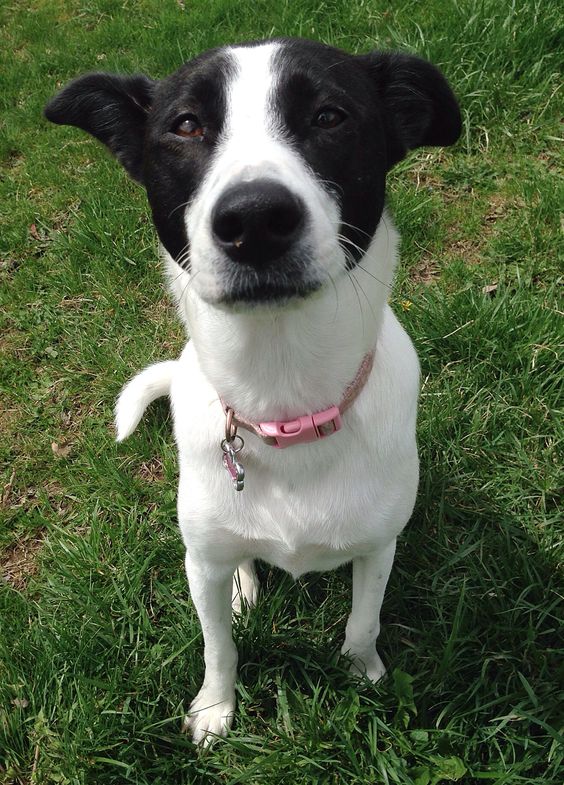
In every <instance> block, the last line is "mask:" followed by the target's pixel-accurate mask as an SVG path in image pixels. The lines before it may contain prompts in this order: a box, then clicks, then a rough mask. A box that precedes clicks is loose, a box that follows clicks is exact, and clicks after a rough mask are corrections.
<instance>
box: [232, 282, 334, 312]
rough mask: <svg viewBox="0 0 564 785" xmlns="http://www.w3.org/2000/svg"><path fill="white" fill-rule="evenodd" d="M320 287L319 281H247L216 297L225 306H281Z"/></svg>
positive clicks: (302, 298)
mask: <svg viewBox="0 0 564 785" xmlns="http://www.w3.org/2000/svg"><path fill="white" fill-rule="evenodd" d="M320 287H321V282H314V281H309V282H305V281H302V282H299V283H297V282H287V281H283V280H279V281H254V282H253V281H247V282H245V283H244V284H238V285H235V286H231V287H230V288H229V289H228V290H226V291H225V292H224V293H223V295H222V296H221V297H220V298H219V299H218V301H217V303H218V305H225V306H238V305H241V306H247V307H248V306H251V307H253V306H260V305H275V306H283V305H286V304H287V303H289V302H291V301H293V300H304V299H306V298H307V297H309V296H310V295H312V294H313V293H314V292H316V291H317V290H318V289H319V288H320Z"/></svg>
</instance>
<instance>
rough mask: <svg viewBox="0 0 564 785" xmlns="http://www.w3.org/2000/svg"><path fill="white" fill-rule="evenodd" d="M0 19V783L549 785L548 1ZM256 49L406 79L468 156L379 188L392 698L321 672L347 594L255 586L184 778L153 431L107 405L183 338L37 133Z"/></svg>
mask: <svg viewBox="0 0 564 785" xmlns="http://www.w3.org/2000/svg"><path fill="white" fill-rule="evenodd" d="M0 19H1V24H2V47H1V48H0V73H1V74H2V90H1V91H0V102H1V104H0V105H1V114H0V160H1V179H0V217H1V220H2V229H1V233H0V279H1V285H0V330H1V335H0V341H1V344H0V346H1V371H0V389H1V392H2V408H1V410H0V428H1V434H0V443H1V452H0V455H1V456H2V461H1V472H2V474H1V475H0V515H1V520H2V522H1V526H0V573H1V579H0V783H1V784H2V785H8V784H10V785H12V784H14V785H16V784H17V785H23V784H24V783H25V784H26V785H43V784H44V783H61V784H62V785H67V784H69V785H70V784H72V785H75V784H76V785H79V784H82V783H90V784H91V785H109V784H110V783H120V784H122V783H139V785H169V784H170V785H172V784H173V783H178V784H179V785H196V784H197V783H202V784H207V783H221V784H222V785H234V784H235V783H251V784H252V785H254V784H255V783H256V785H259V784H260V785H275V784H276V785H278V783H284V784H287V785H306V783H311V784H312V785H313V784H314V783H331V784H336V783H343V784H344V785H351V784H355V783H402V784H403V783H405V784H406V785H410V784H412V785H436V784H437V783H446V782H452V781H458V782H462V783H467V784H468V785H474V783H482V782H486V783H492V785H509V784H511V785H513V784H514V783H515V784H516V783H523V784H524V785H541V783H542V785H560V784H561V782H562V781H563V768H562V766H563V747H562V730H563V727H562V726H563V720H562V706H563V705H564V693H563V688H562V676H563V675H564V672H563V661H564V660H563V650H564V644H563V640H562V616H563V608H562V602H561V595H562V571H561V565H562V533H563V531H562V519H561V517H560V518H559V511H558V481H559V472H560V471H561V462H560V464H559V458H558V450H559V447H560V446H561V443H562V417H561V413H560V419H559V412H558V407H559V404H560V403H561V400H560V398H559V393H560V394H561V389H562V388H561V370H560V365H559V362H558V349H559V347H558V343H559V338H560V340H561V337H562V332H563V331H562V327H561V325H562V319H561V317H562V307H561V306H560V309H559V305H558V288H557V287H558V284H559V280H558V276H559V274H561V270H562V266H561V265H562V257H560V259H559V258H558V246H559V242H560V243H561V227H560V218H559V215H558V209H559V204H560V205H561V204H562V200H561V199H560V200H559V193H560V195H561V194H562V189H561V188H560V190H559V180H558V178H559V173H561V168H560V164H561V160H560V161H559V158H558V152H557V151H558V144H559V136H560V131H561V129H560V127H559V120H560V118H561V116H562V110H563V105H562V100H561V98H559V95H558V87H559V85H560V84H561V81H560V79H561V77H560V75H559V74H558V67H559V64H560V62H561V58H562V51H563V41H562V36H561V34H559V30H560V31H561V29H562V14H561V8H559V3H558V2H557V0H543V1H542V2H540V1H539V0H514V2H505V1H504V0H482V1H481V2H475V0H426V2H416V0H403V2H398V3H390V2H382V1H381V0H373V1H372V2H368V1H367V0H348V2H344V0H325V1H324V0H301V2H299V3H298V2H295V3H289V2H274V0H254V1H253V2H249V0H240V2H238V3H233V2H228V0H186V2H180V0H161V2H157V0H119V2H116V1H115V0H21V1H20V2H17V3H16V2H15V0H11V1H10V0H5V2H3V3H2V6H1V8H0ZM270 35H302V36H306V37H311V38H316V39H320V40H323V41H325V42H327V43H331V44H334V45H336V46H340V47H342V48H345V49H347V50H349V51H355V52H356V51H359V52H360V51H367V50H369V49H370V48H373V47H375V46H378V47H380V48H402V49H406V50H408V51H412V52H416V53H419V54H421V55H422V56H425V57H428V58H429V59H431V60H432V61H433V62H435V63H436V64H438V65H439V66H440V67H441V68H442V69H443V71H444V72H445V74H446V75H447V77H448V78H449V80H450V82H451V84H452V85H453V87H454V89H455V91H456V93H457V95H458V96H459V98H460V102H461V106H462V111H463V117H464V131H463V135H462V138H461V141H460V142H459V143H458V145H457V146H456V147H455V148H452V149H449V150H446V151H443V150H432V151H430V150H422V151H419V152H418V153H416V154H412V155H411V156H410V157H409V158H408V159H407V160H406V161H404V162H403V163H402V164H401V165H400V166H399V167H397V169H396V170H395V171H394V173H393V175H392V176H391V178H390V181H389V197H388V198H389V202H390V206H391V209H392V211H393V212H394V214H395V217H396V222H397V224H398V227H399V229H400V231H401V234H402V237H403V245H402V264H401V268H400V271H399V275H398V281H397V284H396V287H395V289H394V292H393V296H392V304H393V306H394V308H395V310H396V313H398V315H399V317H400V319H401V320H402V322H403V323H404V325H405V326H406V328H407V330H408V331H409V333H410V335H411V336H412V338H413V340H414V342H415V344H416V347H417V350H418V353H419V356H420V358H421V363H422V371H423V385H422V392H421V409H420V419H419V443H420V450H421V464H422V473H421V483H420V491H419V497H418V502H417V505H416V509H415V513H414V515H413V518H412V520H411V523H410V524H409V526H408V528H407V530H406V531H405V534H404V535H403V537H402V539H401V542H400V545H399V549H398V554H397V558H396V564H395V567H394V570H393V572H392V577H391V580H390V585H389V588H388V592H387V595H386V600H385V603H384V608H383V625H384V626H383V632H382V635H381V638H380V651H381V653H382V656H383V659H384V661H385V662H386V664H387V665H388V667H389V675H388V676H387V677H386V679H385V680H384V681H383V682H382V683H381V684H380V685H378V686H377V687H369V686H363V687H361V689H360V690H358V689H357V687H356V685H355V683H354V682H353V681H352V680H351V679H350V677H349V676H348V673H347V670H346V663H343V662H342V661H340V660H339V657H338V651H339V648H340V645H341V643H342V639H343V634H344V624H345V620H346V616H347V612H348V604H347V603H348V600H347V597H348V595H349V593H350V582H351V578H350V570H349V569H348V568H344V569H341V570H339V571H337V572H335V573H330V574H329V573H328V574H312V575H309V576H306V577H305V578H304V579H302V580H299V581H298V582H297V583H294V582H293V581H292V580H291V579H290V578H289V577H288V576H286V575H284V574H283V573H281V572H279V571H278V570H276V569H273V568H270V567H268V566H267V565H262V566H261V568H260V574H261V579H262V584H263V591H262V594H261V598H260V601H259V606H258V608H257V609H256V610H254V611H253V612H252V613H250V614H248V615H247V616H245V617H244V618H243V619H241V620H240V621H239V622H238V623H237V624H236V630H235V633H236V639H237V643H238V648H239V653H240V672H239V681H238V693H239V699H240V706H239V711H238V714H237V718H236V722H235V725H234V729H233V731H232V733H231V734H230V735H229V737H228V738H227V739H226V740H224V741H221V742H219V743H218V744H217V745H216V746H215V747H214V748H213V749H212V750H211V751H210V752H208V754H206V755H199V754H198V752H197V750H196V748H194V746H193V745H192V744H191V742H190V741H189V740H188V739H187V738H186V737H185V736H183V735H182V734H180V732H179V729H180V718H181V716H182V714H183V712H184V711H185V710H186V708H187V706H188V703H189V700H190V698H191V697H193V695H194V694H195V692H196V691H197V688H198V686H199V683H200V680H201V678H202V674H203V662H202V640H201V633H200V629H199V625H198V622H197V619H196V616H195V612H194V609H193V607H192V605H191V602H190V597H189V593H188V590H187V586H186V582H185V579H184V576H183V565H182V561H183V548H182V545H181V542H180V537H179V534H178V531H177V526H176V520H175V485H176V475H177V469H176V457H175V448H174V444H173V440H172V435H171V426H170V420H169V417H168V407H167V404H166V402H165V401H161V402H159V403H158V404H155V405H154V406H153V407H152V408H151V410H150V412H149V413H148V415H147V417H146V418H145V420H144V422H143V425H142V427H141V428H140V429H139V432H138V433H137V434H136V435H135V436H134V437H132V438H131V439H130V440H129V441H128V442H126V443H125V444H122V445H119V446H117V445H116V444H115V443H114V436H113V431H112V408H113V403H114V399H115V397H116V394H117V393H118V391H119V389H120V388H121V386H122V385H123V384H124V382H125V381H126V380H127V379H128V378H129V377H130V376H131V375H132V374H133V373H135V372H136V371H137V370H139V369H140V368H142V367H143V366H145V365H146V364H147V363H148V362H150V361H153V360H156V359H165V358H172V357H175V356H176V355H177V354H178V353H179V351H180V349H181V347H182V343H183V340H184V339H183V335H182V331H181V329H180V327H179V324H178V322H177V321H176V319H175V315H174V311H173V309H172V307H171V304H170V302H169V300H168V299H167V296H166V294H165V291H164V287H163V285H162V278H161V270H160V266H159V262H158V258H157V246H156V239H155V234H154V232H153V229H152V226H151V222H150V220H149V217H148V208H147V205H146V201H145V197H144V194H143V191H142V189H140V188H139V187H138V186H136V185H135V184H133V183H132V182H130V181H129V180H128V179H127V177H126V175H125V173H124V172H123V171H122V169H121V168H120V167H119V166H118V165H117V164H116V163H115V162H114V161H113V160H111V158H110V156H109V155H108V154H107V152H106V151H105V150H104V149H103V148H102V147H101V146H100V145H98V144H97V143H95V142H94V141H93V140H92V139H90V138H89V137H87V136H86V135H84V134H82V133H80V132H79V131H77V130H76V129H71V128H61V127H55V126H51V125H49V124H48V123H47V122H46V121H44V120H43V118H42V114H41V113H42V107H43V105H44V103H45V102H46V100H47V99H48V98H49V97H50V96H51V95H52V94H53V93H54V92H55V91H56V89H57V88H58V87H59V86H61V85H62V84H64V83H65V82H66V81H67V80H68V79H70V78H71V77H73V76H75V75H78V74H80V73H83V72H85V71H88V70H118V71H123V72H131V71H144V72H146V73H148V74H149V75H151V76H161V75H164V74H166V73H169V72H170V71H172V70H173V69H175V68H176V67H177V66H178V65H179V64H180V63H182V62H183V61H184V60H185V59H188V58H190V57H191V56H193V55H195V54H196V53H198V52H199V51H201V50H203V49H206V48H208V47H210V46H213V45H217V44H221V43H224V42H227V41H236V40H244V39H249V38H256V37H267V36H270ZM561 247H562V246H561V245H560V249H561Z"/></svg>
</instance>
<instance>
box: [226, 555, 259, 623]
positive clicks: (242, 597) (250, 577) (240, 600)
mask: <svg viewBox="0 0 564 785" xmlns="http://www.w3.org/2000/svg"><path fill="white" fill-rule="evenodd" d="M258 590H259V581H258V578H257V574H256V572H255V566H254V563H253V560H252V559H248V560H247V561H244V562H241V564H240V565H239V566H238V567H237V569H236V570H235V574H234V575H233V591H232V594H231V605H232V607H233V613H235V614H237V615H238V614H240V613H241V611H242V610H243V608H244V607H245V606H247V607H249V608H254V606H255V605H256V603H257V597H258Z"/></svg>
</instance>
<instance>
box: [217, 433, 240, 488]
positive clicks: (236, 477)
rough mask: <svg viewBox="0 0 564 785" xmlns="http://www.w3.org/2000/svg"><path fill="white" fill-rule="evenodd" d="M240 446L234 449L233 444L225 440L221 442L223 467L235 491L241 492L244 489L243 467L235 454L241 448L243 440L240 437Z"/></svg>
mask: <svg viewBox="0 0 564 785" xmlns="http://www.w3.org/2000/svg"><path fill="white" fill-rule="evenodd" d="M237 438H239V439H240V441H241V444H240V446H239V447H237V448H234V447H233V442H231V443H230V442H228V441H226V440H225V439H224V440H223V441H222V442H221V449H222V451H223V457H222V460H223V465H224V467H225V469H226V471H227V473H228V474H229V476H230V477H231V482H232V483H233V487H234V488H235V490H236V491H242V490H243V488H244V487H245V469H244V468H243V465H242V464H241V463H239V461H238V460H237V453H238V452H239V450H241V448H242V447H243V440H242V439H241V438H240V437H237Z"/></svg>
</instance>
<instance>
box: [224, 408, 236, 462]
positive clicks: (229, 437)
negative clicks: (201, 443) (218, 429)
mask: <svg viewBox="0 0 564 785" xmlns="http://www.w3.org/2000/svg"><path fill="white" fill-rule="evenodd" d="M234 415H235V412H234V411H233V409H231V408H230V407H229V406H228V407H227V408H226V410H225V439H224V441H226V442H227V444H231V443H232V442H233V440H234V439H235V437H236V436H237V426H236V425H235V423H234V422H233V417H234ZM222 444H223V442H222ZM222 449H223V447H222ZM224 452H225V450H224Z"/></svg>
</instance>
